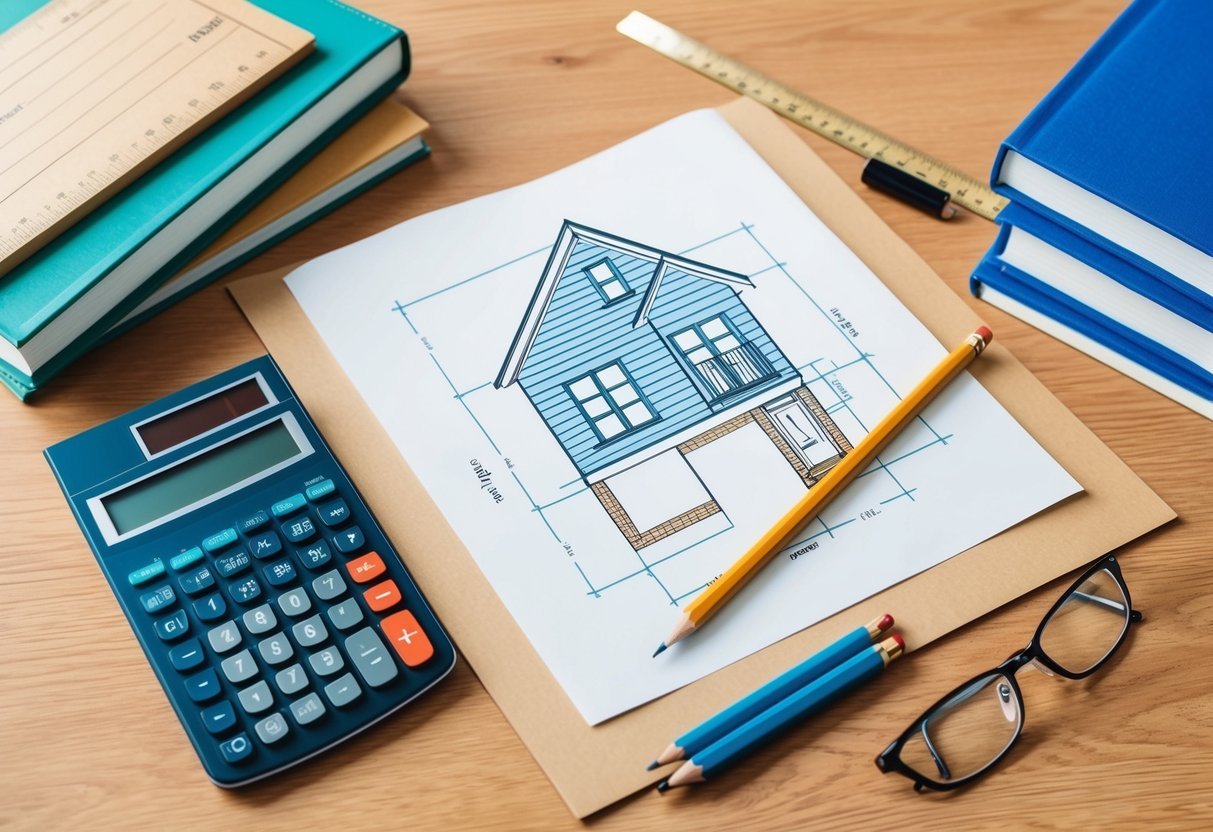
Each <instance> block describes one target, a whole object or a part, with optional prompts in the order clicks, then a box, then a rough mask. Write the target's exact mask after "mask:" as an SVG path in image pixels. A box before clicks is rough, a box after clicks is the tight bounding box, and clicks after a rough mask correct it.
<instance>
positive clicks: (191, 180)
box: [0, 0, 409, 398]
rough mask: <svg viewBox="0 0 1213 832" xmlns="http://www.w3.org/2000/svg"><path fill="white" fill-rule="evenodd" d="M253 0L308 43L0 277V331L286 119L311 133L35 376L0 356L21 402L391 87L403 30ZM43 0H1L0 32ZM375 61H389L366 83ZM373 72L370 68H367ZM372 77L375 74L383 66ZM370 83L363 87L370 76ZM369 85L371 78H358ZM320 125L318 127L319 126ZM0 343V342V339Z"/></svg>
mask: <svg viewBox="0 0 1213 832" xmlns="http://www.w3.org/2000/svg"><path fill="white" fill-rule="evenodd" d="M251 1H252V2H253V3H254V4H255V5H258V6H261V7H262V8H264V9H265V10H267V11H269V12H271V13H272V14H276V15H278V16H279V17H281V18H283V19H285V20H288V21H290V22H291V23H293V24H295V25H296V26H299V27H300V28H302V29H305V30H307V31H308V32H310V33H312V35H313V36H314V37H315V39H316V48H315V51H314V52H313V53H312V54H311V55H309V56H308V57H306V58H305V59H304V60H303V61H301V62H300V63H299V64H298V65H297V66H296V67H294V68H293V69H292V70H290V71H289V72H287V73H286V74H285V75H284V76H283V77H281V78H279V79H277V80H275V81H274V82H273V83H272V84H271V85H269V86H268V87H267V88H266V89H264V90H263V91H261V92H260V93H259V94H258V95H257V96H256V97H254V98H253V99H252V100H251V101H249V102H247V103H245V104H244V105H243V106H242V107H240V108H239V109H238V110H236V111H235V112H233V113H231V114H229V115H228V116H227V117H226V118H224V119H222V120H221V121H219V122H218V123H217V124H215V125H214V126H212V127H211V128H210V129H208V130H207V131H206V132H205V133H204V134H202V135H201V136H199V137H198V138H196V139H195V140H193V141H191V142H190V143H189V144H187V145H185V146H184V147H183V148H181V149H180V150H178V151H177V152H176V153H174V154H173V155H172V156H170V157H169V158H168V159H166V160H165V161H163V162H161V163H160V164H159V165H157V166H156V167H155V168H153V169H151V170H150V171H148V172H147V173H146V174H144V175H143V176H141V177H140V178H139V179H137V180H136V181H135V182H133V183H131V185H129V186H128V187H126V188H125V189H124V190H122V191H121V192H119V193H118V194H117V195H115V196H114V197H113V198H112V199H110V200H109V201H108V202H106V203H105V204H104V205H102V206H100V207H99V208H98V209H97V210H95V211H94V212H93V213H91V214H90V215H88V216H87V217H85V218H84V219H83V220H81V221H80V222H79V223H78V224H77V225H76V226H75V227H73V228H72V229H71V230H70V231H69V232H67V233H65V234H64V235H62V236H61V237H59V238H58V239H56V240H54V241H52V242H51V243H50V244H48V245H47V246H46V247H45V248H43V249H42V250H41V251H39V252H37V253H36V254H34V255H33V256H32V257H31V258H30V259H29V260H27V261H25V262H24V263H22V264H20V265H19V266H17V268H15V269H14V270H13V271H12V272H10V273H9V274H8V275H6V276H5V277H3V278H0V337H3V338H4V339H5V340H6V341H7V342H8V344H9V345H11V346H12V347H17V346H21V345H23V344H25V343H26V342H28V341H29V339H31V338H32V337H34V336H35V335H36V334H37V333H39V332H40V331H41V330H43V329H44V328H45V327H46V326H47V325H48V324H50V323H51V322H53V321H55V319H56V318H57V317H58V316H59V315H60V314H61V313H62V312H63V311H64V310H66V309H69V308H72V305H73V303H74V302H75V301H76V300H77V299H79V298H80V297H81V296H82V295H84V294H85V293H86V292H88V291H89V290H90V289H92V288H94V287H95V286H97V284H98V283H99V282H101V281H103V280H104V279H105V278H106V277H107V276H108V275H110V274H111V273H112V272H113V271H114V270H115V269H116V268H118V267H120V266H121V265H122V264H123V263H124V262H125V261H127V259H128V258H131V257H132V255H134V254H135V253H136V252H139V250H140V247H141V246H142V244H143V243H144V242H146V241H147V240H148V239H149V238H152V237H153V236H155V235H156V234H157V233H158V232H160V231H162V230H163V229H164V228H165V227H166V226H168V225H169V224H170V223H171V222H173V221H174V220H175V219H176V218H178V217H179V216H181V215H182V213H183V212H185V211H186V210H187V209H189V208H190V207H191V206H192V205H193V204H194V203H195V202H197V201H198V200H199V199H200V198H202V197H203V196H204V195H206V194H207V193H208V192H209V191H210V190H211V189H213V188H215V187H216V186H218V185H219V184H220V183H224V184H225V185H226V183H227V182H230V181H232V180H230V179H228V180H226V181H225V177H226V176H227V175H228V174H229V173H231V172H232V171H233V170H234V169H235V168H237V167H239V166H240V165H241V164H243V163H244V162H246V161H247V160H248V159H250V158H251V157H253V156H254V155H255V154H257V153H258V152H259V151H261V150H262V149H264V148H266V146H267V145H269V144H270V143H271V142H272V141H273V140H274V139H275V138H276V137H277V136H279V134H281V133H282V132H283V131H284V130H285V129H286V128H287V127H290V126H291V125H293V124H294V123H295V122H296V121H300V120H302V119H309V120H313V121H314V124H315V125H316V127H319V128H321V129H320V130H319V134H318V136H317V138H315V139H314V140H311V141H310V142H309V143H308V144H307V145H306V146H303V147H301V148H299V149H298V151H297V152H292V153H291V154H290V157H289V159H288V160H287V161H286V162H285V163H283V164H281V165H280V166H279V167H277V169H276V170H275V171H274V172H273V173H272V174H271V175H270V176H269V177H268V178H264V179H262V180H261V181H260V182H258V183H257V186H256V187H255V188H254V189H253V190H252V192H251V193H249V194H248V195H247V196H245V197H244V198H243V199H241V200H240V201H239V202H238V203H237V204H236V205H235V207H234V208H232V209H230V210H228V211H227V212H226V213H224V214H223V215H222V216H221V217H219V218H218V219H217V220H216V221H215V222H213V223H211V224H210V225H209V226H208V227H207V229H206V231H204V232H202V233H201V234H200V235H197V236H194V237H193V238H192V239H190V238H187V239H185V240H182V242H181V244H180V245H179V246H177V247H175V249H174V254H173V256H172V257H170V258H169V259H168V261H167V262H165V263H163V265H161V266H159V267H157V268H156V269H155V270H154V271H153V272H152V273H150V274H149V275H148V276H147V278H145V279H144V280H143V281H142V283H141V285H140V286H139V288H138V289H137V290H135V291H134V292H133V293H132V294H129V295H128V296H126V297H125V298H124V299H123V300H122V301H121V302H120V303H118V304H117V305H116V306H114V307H113V308H112V309H110V310H109V311H108V312H106V313H105V314H104V315H103V316H102V317H101V318H100V320H98V321H96V322H95V323H94V324H92V325H91V326H89V327H88V328H87V329H86V330H85V331H84V333H83V334H82V335H81V336H79V338H77V339H76V340H75V341H74V342H73V343H72V344H71V346H70V347H68V348H66V349H64V350H62V351H61V352H59V353H58V354H56V355H55V356H54V357H53V358H50V359H49V360H47V361H46V362H45V363H41V364H40V366H36V367H34V368H33V369H34V372H33V373H32V374H31V373H27V372H25V370H24V368H22V367H20V366H14V365H13V364H12V363H10V362H6V361H0V383H4V384H5V385H6V386H8V387H9V388H10V389H12V390H13V392H15V393H17V395H18V396H20V397H21V398H25V397H26V396H27V395H28V394H29V393H30V392H31V391H32V390H33V389H35V388H36V387H37V386H39V385H40V384H42V383H43V382H44V381H45V380H46V379H48V378H49V377H51V376H52V375H54V374H55V373H56V372H58V371H59V370H60V369H62V367H63V366H65V365H66V364H67V363H69V362H70V361H71V360H72V359H73V358H75V357H77V356H78V355H79V354H80V353H81V352H83V351H85V350H87V349H88V348H89V347H91V346H92V345H93V344H94V343H95V342H96V341H97V339H98V338H99V337H100V336H101V335H102V334H103V333H104V332H106V331H107V330H108V329H109V327H110V326H112V325H113V324H114V323H116V322H117V321H119V320H121V318H122V317H123V316H124V315H125V314H126V313H127V312H128V311H130V310H131V309H133V308H134V307H135V306H136V305H138V304H139V303H140V302H141V301H142V300H143V298H145V297H147V296H148V295H149V294H150V293H151V292H152V291H154V290H155V289H156V288H157V287H158V286H159V285H160V284H161V283H163V282H164V281H165V280H167V279H168V278H169V277H171V276H172V275H173V274H175V273H176V272H177V271H178V270H179V269H180V268H181V267H182V266H184V265H185V264H186V263H188V262H189V261H190V260H191V259H192V258H193V257H194V256H195V255H196V254H197V253H198V252H199V251H201V250H202V249H203V248H205V247H206V246H207V245H208V244H209V243H210V242H211V241H212V240H213V239H215V238H216V237H218V236H219V234H221V233H222V232H223V231H224V230H226V229H227V228H228V227H229V226H231V224H232V223H234V222H235V221H236V220H237V219H239V218H240V216H242V215H243V214H244V213H245V212H246V211H248V209H249V208H251V207H252V206H253V205H255V204H256V203H257V201H258V200H259V199H260V198H261V197H262V196H264V195H265V194H266V193H268V192H269V191H270V190H272V189H273V188H276V187H277V186H278V185H279V184H281V183H282V182H283V181H284V180H285V179H286V178H287V177H289V176H290V174H291V173H293V172H294V171H295V170H296V169H298V168H299V167H300V166H301V165H302V164H303V163H304V162H306V161H307V160H308V159H309V158H311V157H312V156H313V155H315V153H316V152H318V151H319V150H320V149H321V148H322V147H323V146H324V145H325V144H327V143H328V141H330V140H331V139H332V137H333V136H335V135H336V134H337V133H339V132H340V131H341V130H343V129H344V128H345V127H346V126H348V125H349V123H351V122H352V121H353V120H354V119H356V118H357V117H358V116H360V115H361V114H362V113H364V112H365V111H366V110H367V109H369V108H370V107H371V106H373V105H374V104H375V103H376V102H377V101H378V100H379V99H381V98H382V97H383V96H384V95H386V94H387V93H389V92H390V91H391V90H393V89H395V88H396V87H397V86H399V84H400V83H401V82H402V81H403V80H404V78H405V76H406V75H407V74H408V69H409V51H408V44H407V41H406V40H405V38H404V33H403V32H402V31H401V30H400V29H398V28H396V27H395V26H392V25H390V24H387V23H385V22H383V21H381V20H378V19H376V18H374V17H371V16H370V15H367V14H365V13H363V12H361V11H358V10H357V9H354V8H351V7H349V6H346V5H344V4H342V3H339V2H336V0H251ZM45 2H46V0H12V2H5V3H3V4H0V31H2V30H5V29H8V28H10V27H11V26H12V25H14V24H15V23H16V22H17V21H19V20H20V19H21V18H23V17H25V16H26V15H28V14H29V13H31V12H32V11H34V10H35V9H37V8H39V7H40V6H42V5H44V4H45ZM377 60H385V61H388V62H389V63H388V64H385V65H390V66H391V67H393V69H392V71H391V72H390V74H389V75H386V76H383V77H380V78H378V79H377V80H373V79H376V72H377V71H378V69H377V66H372V64H375V62H376V61H377ZM372 70H375V71H372ZM379 75H383V73H382V72H380V73H379ZM372 80H373V83H372ZM346 82H349V85H348V89H349V92H350V94H351V96H352V99H351V100H353V104H352V105H351V104H350V103H349V102H348V101H343V102H341V105H340V107H338V106H336V105H337V102H333V107H331V108H328V109H327V110H326V111H325V112H320V111H319V110H320V108H316V109H313V106H314V105H316V104H317V102H320V101H322V99H324V98H325V96H326V95H328V94H329V93H330V92H332V91H334V90H335V89H337V88H338V87H340V86H341V85H343V84H345V83H346ZM368 84H371V85H370V86H368ZM326 124H327V126H325V125H326ZM0 346H5V345H3V344H0Z"/></svg>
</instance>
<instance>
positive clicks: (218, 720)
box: [202, 699, 236, 734]
mask: <svg viewBox="0 0 1213 832" xmlns="http://www.w3.org/2000/svg"><path fill="white" fill-rule="evenodd" d="M202 724H203V725H205V726H206V730H208V731H210V732H211V733H212V734H222V733H223V732H224V731H226V730H228V729H229V728H231V727H232V726H233V725H235V724H236V709H235V708H233V707H232V703H231V702H228V701H227V700H226V699H225V700H223V701H222V702H220V703H219V704H217V705H211V706H210V707H209V708H207V709H206V710H205V711H203V712H202Z"/></svg>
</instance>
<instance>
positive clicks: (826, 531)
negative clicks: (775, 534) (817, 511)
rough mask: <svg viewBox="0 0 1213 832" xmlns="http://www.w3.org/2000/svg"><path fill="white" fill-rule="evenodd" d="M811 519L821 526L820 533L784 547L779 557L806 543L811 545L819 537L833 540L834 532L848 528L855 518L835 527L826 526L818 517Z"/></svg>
mask: <svg viewBox="0 0 1213 832" xmlns="http://www.w3.org/2000/svg"><path fill="white" fill-rule="evenodd" d="M813 519H814V520H816V521H817V522H818V523H820V524H821V526H822V531H819V532H817V533H816V534H811V535H809V536H808V537H802V538H800V539H799V540H797V541H796V542H795V543H790V544H788V545H787V546H784V547H783V548H782V549H780V550H779V554H780V555H784V554H787V553H788V552H790V551H792V550H793V549H799V548H800V547H801V546H803V545H805V544H806V543H811V542H813V541H814V540H816V539H817V538H819V537H827V536H828V537H830V538H833V537H834V532H836V531H838V530H839V529H841V528H842V527H843V526H849V525H851V524H852V523H854V522H855V518H854V517H852V518H851V519H850V520H843V521H842V522H841V523H838V524H837V525H834V526H827V525H826V522H825V521H824V520H822V519H821V517H820V516H818V517H815V518H813Z"/></svg>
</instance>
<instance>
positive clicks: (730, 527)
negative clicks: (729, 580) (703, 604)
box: [594, 523, 733, 598]
mask: <svg viewBox="0 0 1213 832" xmlns="http://www.w3.org/2000/svg"><path fill="white" fill-rule="evenodd" d="M732 530H733V524H732V523H730V524H729V525H728V528H725V529H721V530H720V531H717V532H712V533H711V534H710V535H708V536H707V537H705V538H703V540H697V541H695V542H694V543H691V544H690V545H688V546H684V547H683V548H681V549H679V550H678V551H677V552H674V553H673V554H671V555H666V556H665V557H663V558H659V559H657V560H655V561H653V562H652V563H650V564H648V565H647V567H646V568H644V569H637V570H636V571H635V572H631V573H629V574H627V575H624V576H623V577H622V578H617V579H615V580H613V581H611V582H610V583H609V584H605V585H603V586H600V587H598V588H597V589H596V590H595V591H594V595H598V593H600V592H605V591H606V590H608V589H610V588H611V587H613V586H618V585H619V584H621V583H623V582H624V581H628V580H631V579H632V578H635V577H637V576H638V575H646V574H648V575H652V574H653V573H652V572H651V571H650V570H651V569H652V568H653V567H654V566H660V565H661V564H663V563H665V562H666V561H667V560H671V559H673V558H676V557H678V556H679V555H681V554H683V553H684V552H689V551H690V550H691V549H694V548H695V547H696V546H702V545H703V544H704V543H707V542H708V541H709V540H711V539H712V538H713V537H717V536H719V535H722V534H724V533H725V532H729V531H732ZM641 562H642V563H643V560H642V561H641ZM654 577H656V576H654ZM657 582H658V583H661V580H660V579H658V580H657ZM704 586H707V584H704ZM662 588H663V589H664V588H665V585H664V584H662ZM701 589H702V587H701ZM669 594H670V592H669V590H666V595H669ZM680 597H682V598H685V597H686V596H685V595H683V596H680Z"/></svg>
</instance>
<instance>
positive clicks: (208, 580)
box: [177, 566, 215, 595]
mask: <svg viewBox="0 0 1213 832" xmlns="http://www.w3.org/2000/svg"><path fill="white" fill-rule="evenodd" d="M177 583H179V584H181V591H182V592H184V593H185V594H186V595H197V594H198V593H199V592H202V591H203V590H204V589H210V588H211V587H213V586H214V585H215V576H214V575H212V574H211V568H210V567H209V566H203V567H202V568H201V569H195V570H194V571H193V572H190V573H189V574H188V575H182V576H181V578H180V579H179V580H178V581H177Z"/></svg>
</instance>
